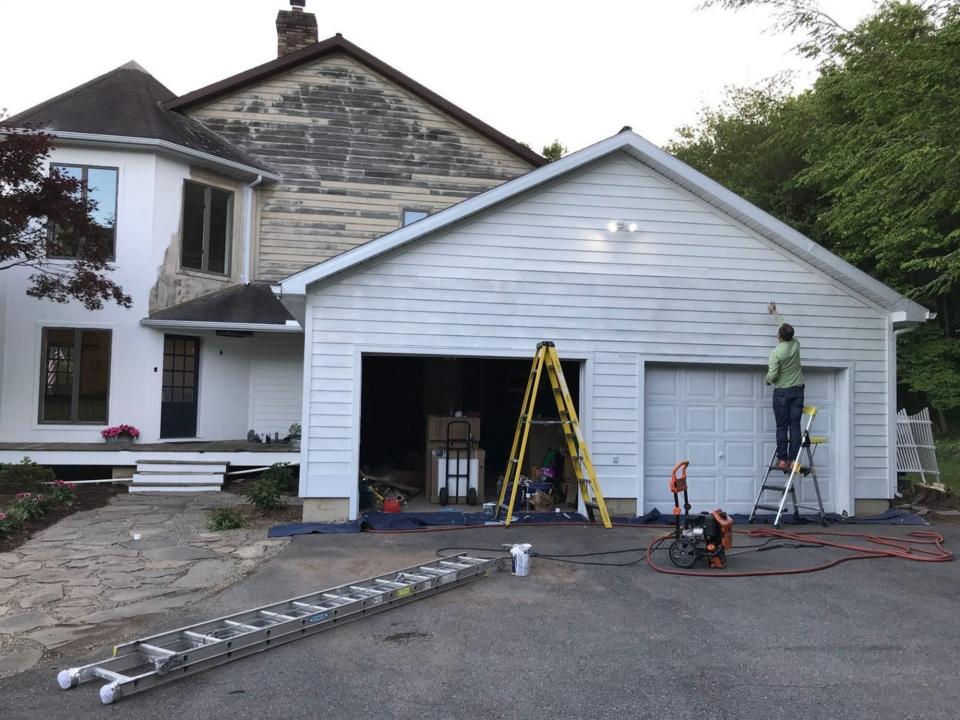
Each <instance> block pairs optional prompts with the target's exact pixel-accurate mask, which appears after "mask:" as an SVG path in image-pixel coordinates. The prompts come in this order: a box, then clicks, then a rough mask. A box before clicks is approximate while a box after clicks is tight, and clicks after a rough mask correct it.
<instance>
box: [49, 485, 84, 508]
mask: <svg viewBox="0 0 960 720" xmlns="http://www.w3.org/2000/svg"><path fill="white" fill-rule="evenodd" d="M76 487H77V486H76V485H75V484H74V483H68V482H64V481H63V480H57V481H55V482H54V483H53V487H52V488H51V489H50V494H49V495H48V496H47V497H49V498H50V502H52V503H53V504H54V505H63V506H65V507H70V506H71V505H73V501H74V500H76V499H77V493H76V492H75V490H76Z"/></svg>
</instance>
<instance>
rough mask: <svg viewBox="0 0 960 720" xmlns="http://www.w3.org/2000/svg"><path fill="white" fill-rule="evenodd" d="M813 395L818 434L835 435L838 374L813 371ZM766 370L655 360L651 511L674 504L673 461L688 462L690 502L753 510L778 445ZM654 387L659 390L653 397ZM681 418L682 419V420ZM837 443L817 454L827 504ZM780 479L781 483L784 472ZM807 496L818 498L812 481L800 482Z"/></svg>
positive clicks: (649, 450)
mask: <svg viewBox="0 0 960 720" xmlns="http://www.w3.org/2000/svg"><path fill="white" fill-rule="evenodd" d="M806 375H807V383H808V385H807V397H806V401H807V402H808V403H810V404H815V405H817V407H818V408H819V414H818V416H817V418H816V420H815V422H814V433H815V434H821V435H827V436H829V437H830V438H831V439H833V437H834V435H835V432H836V430H835V423H836V417H835V414H836V409H835V393H836V391H837V387H838V384H837V382H836V380H835V377H836V376H835V374H834V373H830V372H824V371H810V372H807V373H806ZM763 380H764V375H763V372H762V369H760V368H757V369H745V368H727V367H703V366H700V367H698V366H695V365H689V366H681V365H676V366H674V365H670V366H667V365H663V366H660V365H656V364H649V365H647V369H646V378H645V393H644V408H645V417H646V427H645V438H644V444H645V455H644V477H645V479H644V493H645V495H644V497H645V509H646V510H649V509H651V508H653V507H658V508H659V509H660V510H661V511H664V510H666V509H668V508H669V507H670V506H672V504H673V501H672V498H671V496H670V493H669V492H667V480H668V478H669V476H670V470H671V468H672V467H673V465H674V464H675V463H676V462H678V461H680V460H689V461H690V469H689V485H690V500H691V502H692V503H693V505H694V509H695V510H696V511H702V510H710V509H713V508H714V507H718V506H720V507H723V508H724V509H726V510H727V511H728V512H736V513H747V512H749V511H750V509H751V507H752V504H753V500H754V498H755V496H756V492H757V490H758V489H759V486H760V482H761V478H762V477H763V472H764V470H765V469H766V464H767V462H768V461H769V460H770V457H771V456H772V455H773V452H774V449H775V448H776V422H775V420H774V417H773V410H772V408H771V405H772V388H770V387H769V386H767V385H765V384H764V381H763ZM651 390H653V391H654V394H653V395H651V392H650V391H651ZM678 420H679V422H678ZM835 451H836V448H835V447H834V445H833V444H828V445H825V446H821V447H820V449H819V450H818V452H817V455H816V464H817V468H818V471H819V477H820V487H821V493H822V495H823V497H824V504H825V505H826V506H827V509H828V510H829V509H831V506H830V502H829V501H830V499H831V498H832V496H833V492H832V484H833V477H832V472H833V466H834V465H835V461H834V458H833V453H834V452H835ZM777 479H778V480H780V481H782V480H783V477H782V474H778V476H777ZM798 494H799V496H800V497H801V502H803V503H804V504H810V503H813V502H815V500H816V496H815V494H814V493H813V488H812V485H811V484H810V481H809V480H806V481H804V482H801V483H800V484H798Z"/></svg>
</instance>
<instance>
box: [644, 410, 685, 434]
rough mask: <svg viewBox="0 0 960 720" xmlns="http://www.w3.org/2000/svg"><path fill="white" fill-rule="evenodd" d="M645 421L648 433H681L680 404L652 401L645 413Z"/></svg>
mask: <svg viewBox="0 0 960 720" xmlns="http://www.w3.org/2000/svg"><path fill="white" fill-rule="evenodd" d="M643 418H644V420H643V422H644V425H645V427H646V431H647V433H648V434H649V433H658V432H666V433H679V432H680V406H679V405H676V404H674V405H664V404H661V403H650V404H648V405H647V406H646V409H645V410H644V414H643Z"/></svg>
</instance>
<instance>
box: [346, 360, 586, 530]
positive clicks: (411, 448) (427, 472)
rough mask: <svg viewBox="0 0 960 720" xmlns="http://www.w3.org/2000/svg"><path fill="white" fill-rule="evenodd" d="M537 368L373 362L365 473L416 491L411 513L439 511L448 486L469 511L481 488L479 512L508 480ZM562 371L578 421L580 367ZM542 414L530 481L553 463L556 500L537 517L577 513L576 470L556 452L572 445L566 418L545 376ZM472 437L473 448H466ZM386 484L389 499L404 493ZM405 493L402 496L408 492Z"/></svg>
mask: <svg viewBox="0 0 960 720" xmlns="http://www.w3.org/2000/svg"><path fill="white" fill-rule="evenodd" d="M530 364H531V361H530V360H527V359H499V358H497V359H492V358H468V357H422V356H384V355H364V357H363V375H362V384H361V407H360V470H361V473H362V474H365V475H369V476H373V477H375V478H378V479H384V480H386V481H387V482H393V483H395V484H396V485H398V486H399V487H401V488H412V489H413V490H416V492H409V493H408V495H409V504H408V505H407V508H406V509H408V510H414V509H416V510H438V509H440V508H439V504H440V500H441V494H440V489H441V488H442V487H444V486H448V488H449V490H448V502H449V504H450V505H464V506H465V505H467V504H468V494H467V488H468V487H475V490H476V503H477V504H478V505H479V504H480V503H483V502H484V501H495V500H496V495H497V488H498V485H497V483H498V479H499V478H500V476H501V475H502V474H503V472H504V467H505V463H506V461H507V459H508V455H509V453H510V446H511V444H512V442H513V434H514V431H515V430H516V425H517V419H518V416H519V413H520V406H521V404H522V402H523V395H524V391H525V389H526V385H527V381H528V378H529V375H530ZM562 366H563V373H564V376H565V378H566V381H567V385H568V387H569V390H570V395H571V397H572V398H573V401H574V404H575V406H576V408H577V412H578V413H579V412H580V370H581V363H580V362H579V361H564V362H563V363H562ZM535 407H536V417H535V419H534V424H533V425H532V427H531V429H530V438H529V440H528V446H527V453H526V456H525V458H524V475H526V476H527V477H530V478H531V479H533V480H538V479H540V475H541V471H540V470H541V467H542V466H543V464H544V461H545V460H546V461H547V465H548V466H550V467H551V468H552V470H553V475H554V477H553V478H552V479H551V480H552V485H553V488H552V489H553V492H552V493H548V494H550V495H551V497H550V498H549V501H548V500H547V499H546V498H540V497H538V498H537V501H538V503H539V505H538V507H537V508H536V509H538V510H539V509H544V510H546V509H554V507H561V506H573V507H575V506H576V501H577V498H576V482H575V478H574V475H573V469H572V466H571V465H570V464H569V461H565V460H564V458H563V457H560V456H559V455H558V454H557V453H553V454H551V451H552V450H561V449H562V448H563V447H564V440H563V433H562V432H561V430H560V426H559V425H558V424H551V423H555V422H557V421H558V420H559V417H558V414H557V408H556V404H555V402H554V400H553V397H552V393H551V391H550V383H549V380H548V379H547V377H546V373H544V375H543V376H542V377H541V381H540V390H539V393H538V397H537V404H536V406H535ZM468 425H469V426H468ZM468 434H469V435H470V440H471V441H470V442H466V440H467V435H468ZM448 438H449V440H450V445H449V446H448ZM468 446H469V447H468ZM448 447H449V448H450V455H449V457H450V461H449V462H448V461H447V448H448ZM459 463H462V466H460V465H459ZM468 466H469V470H468ZM448 467H449V468H451V477H450V478H449V482H447V480H448V479H447V478H446V477H445V473H446V468H448ZM458 467H459V473H460V474H461V475H460V476H459V477H458V476H457V473H458V469H457V468H458ZM468 473H469V476H468ZM548 475H550V473H549V472H548V473H543V477H544V479H547V476H548ZM377 486H378V487H379V489H380V491H383V492H385V493H387V494H389V493H390V492H391V491H394V492H395V488H390V487H389V486H384V485H383V484H380V483H377ZM458 486H459V488H460V490H459V494H458V491H457V487H458ZM544 487H545V486H544ZM374 489H376V488H374ZM400 492H401V494H402V490H401V491H400ZM469 500H471V501H472V500H473V497H469ZM376 504H377V499H376V496H375V495H374V494H373V493H371V492H370V489H369V486H368V482H365V481H361V487H360V506H361V510H362V511H363V510H367V509H370V508H372V507H375V506H376ZM476 509H477V510H479V507H478V508H476Z"/></svg>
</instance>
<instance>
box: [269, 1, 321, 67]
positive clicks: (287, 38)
mask: <svg viewBox="0 0 960 720" xmlns="http://www.w3.org/2000/svg"><path fill="white" fill-rule="evenodd" d="M306 4H307V2H306V0H290V8H291V9H290V10H281V11H280V12H278V13H277V56H278V57H283V56H284V55H289V54H290V53H292V52H296V51H297V50H301V49H303V48H305V47H309V46H310V45H313V44H314V43H316V42H317V16H316V15H314V14H313V13H308V12H304V11H303V8H304V7H306Z"/></svg>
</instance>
